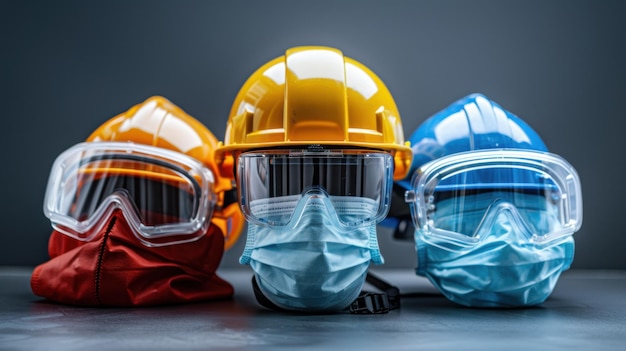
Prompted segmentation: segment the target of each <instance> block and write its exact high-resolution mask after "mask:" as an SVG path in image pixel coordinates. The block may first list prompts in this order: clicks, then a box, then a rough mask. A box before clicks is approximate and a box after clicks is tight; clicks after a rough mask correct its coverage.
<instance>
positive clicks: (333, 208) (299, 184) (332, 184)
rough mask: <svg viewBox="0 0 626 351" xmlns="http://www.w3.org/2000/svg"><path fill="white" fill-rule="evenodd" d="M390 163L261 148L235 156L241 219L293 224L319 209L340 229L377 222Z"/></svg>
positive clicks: (339, 153) (349, 154) (356, 154)
mask: <svg viewBox="0 0 626 351" xmlns="http://www.w3.org/2000/svg"><path fill="white" fill-rule="evenodd" d="M392 175H393V159H392V157H391V155H390V154H387V153H383V152H380V151H373V150H361V149H358V150H356V149H348V150H337V149H332V150H327V149H326V150H322V151H310V150H265V151H252V152H246V153H243V154H241V155H240V156H239V161H238V177H237V178H238V187H239V189H240V194H241V195H240V200H241V207H242V212H243V214H244V216H245V217H246V219H247V220H248V221H250V222H252V223H255V224H259V225H267V226H272V227H288V226H295V224H296V223H297V221H298V220H299V218H300V215H301V214H302V212H303V211H306V210H307V208H309V209H314V208H316V207H317V208H324V209H325V210H326V211H329V212H330V213H331V214H332V216H331V217H332V218H333V220H336V221H337V223H336V224H338V225H340V226H342V227H344V228H354V227H358V226H366V225H371V224H375V223H377V222H380V221H381V220H382V219H383V218H384V217H385V216H386V214H387V212H388V210H389V199H390V193H391V186H392V181H393V178H392Z"/></svg>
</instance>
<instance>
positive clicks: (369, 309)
mask: <svg viewBox="0 0 626 351" xmlns="http://www.w3.org/2000/svg"><path fill="white" fill-rule="evenodd" d="M365 281H366V282H368V283H370V284H371V285H372V286H374V287H375V288H377V289H378V290H380V291H382V292H381V293H374V292H367V291H362V292H361V294H359V297H357V298H356V300H354V302H352V304H350V307H348V308H347V311H348V312H350V313H353V314H381V313H388V312H389V311H391V310H395V309H398V308H400V290H399V289H398V288H397V287H395V286H393V285H391V284H389V283H387V282H386V281H384V280H382V279H380V278H379V277H377V276H376V275H374V274H373V273H372V272H369V271H368V272H367V277H366V278H365ZM252 290H254V296H255V297H256V300H257V302H258V303H259V304H261V306H263V307H266V308H270V309H274V310H279V311H286V310H285V309H284V308H281V307H278V306H276V304H274V303H273V302H272V301H270V300H269V299H268V298H267V297H266V296H265V295H263V293H262V292H261V289H260V288H259V285H258V284H257V282H256V278H255V277H254V276H252Z"/></svg>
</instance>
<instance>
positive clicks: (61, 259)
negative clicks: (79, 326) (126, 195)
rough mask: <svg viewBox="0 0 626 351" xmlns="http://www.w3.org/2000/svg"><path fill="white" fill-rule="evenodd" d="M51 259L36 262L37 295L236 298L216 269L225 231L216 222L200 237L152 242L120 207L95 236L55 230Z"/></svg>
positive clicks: (74, 301)
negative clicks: (84, 237)
mask: <svg viewBox="0 0 626 351" xmlns="http://www.w3.org/2000/svg"><path fill="white" fill-rule="evenodd" d="M48 253H49V255H50V260H49V261H48V262H45V263H43V264H41V265H39V266H37V267H36V268H35V270H34V271H33V274H32V276H31V288H32V290H33V293H34V294H35V295H38V296H41V297H44V298H47V299H49V300H52V301H55V302H59V303H65V304H71V305H80V306H150V305H163V304H176V303H184V302H193V301H203V300H214V299H224V298H230V297H232V295H233V287H232V286H231V285H230V284H229V283H228V282H226V281H224V280H222V279H221V278H220V277H219V276H217V274H216V273H215V271H216V269H217V267H218V266H219V263H220V261H221V259H222V255H223V253H224V236H223V235H222V233H221V232H220V230H219V229H218V227H217V226H215V225H213V224H211V225H210V227H209V229H208V231H207V233H206V235H204V236H202V237H201V238H200V239H198V240H196V241H193V242H189V243H184V244H176V245H170V246H162V247H147V246H144V245H143V244H141V242H140V241H139V240H138V239H137V238H136V237H135V235H134V234H133V232H132V231H131V229H130V227H129V226H128V224H127V223H126V221H125V219H124V216H123V215H122V214H121V211H119V210H118V211H116V212H114V214H113V215H112V216H111V219H110V220H109V222H108V223H107V224H105V225H104V226H103V228H102V232H101V233H98V234H97V235H96V236H95V237H94V239H93V240H92V241H89V242H83V241H79V240H76V239H74V238H71V237H69V236H67V235H64V234H62V233H60V232H57V231H53V232H52V235H51V236H50V241H49V243H48Z"/></svg>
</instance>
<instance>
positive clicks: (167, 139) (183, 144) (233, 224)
mask: <svg viewBox="0 0 626 351" xmlns="http://www.w3.org/2000/svg"><path fill="white" fill-rule="evenodd" d="M104 141H109V142H133V143H137V144H145V145H151V146H155V147H158V148H162V149H167V150H172V151H176V152H179V153H181V154H185V155H187V156H190V157H192V158H194V159H196V160H198V161H200V162H201V163H202V164H204V166H205V167H207V168H208V169H209V170H210V171H211V172H212V173H213V175H214V191H215V193H216V195H217V203H216V206H215V209H214V211H213V215H212V218H211V222H212V223H214V224H216V225H217V226H218V227H220V229H221V230H222V232H223V233H224V235H225V247H226V248H227V249H228V248H230V247H231V246H232V245H233V244H234V243H235V242H236V241H237V239H238V237H239V235H240V233H241V231H242V230H243V226H244V219H243V216H242V214H241V211H240V210H239V206H238V204H237V203H236V202H235V201H233V196H232V195H231V194H230V193H231V192H233V191H234V189H233V185H232V184H233V182H232V181H231V180H229V179H227V178H224V177H220V176H219V175H220V173H219V172H218V168H217V165H216V163H215V160H214V155H213V153H214V151H215V149H216V148H217V145H218V140H217V138H216V137H215V136H214V135H213V133H212V132H211V131H210V130H208V129H207V128H206V126H204V125H203V124H202V123H201V122H199V121H198V120H196V119H195V118H193V117H192V116H190V115H188V114H187V113H186V112H185V111H183V110H182V109H181V108H180V107H178V106H176V105H174V104H173V103H171V102H170V101H169V100H167V99H166V98H164V97H160V96H153V97H150V98H148V99H147V100H146V101H144V102H143V103H141V104H137V105H135V106H133V107H132V108H130V109H129V110H128V111H126V112H124V113H122V114H120V115H118V116H115V117H113V118H111V119H110V120H108V121H107V122H105V123H104V124H102V125H101V126H100V127H99V128H98V129H96V130H95V131H94V132H93V133H92V134H91V135H90V136H89V138H87V142H104Z"/></svg>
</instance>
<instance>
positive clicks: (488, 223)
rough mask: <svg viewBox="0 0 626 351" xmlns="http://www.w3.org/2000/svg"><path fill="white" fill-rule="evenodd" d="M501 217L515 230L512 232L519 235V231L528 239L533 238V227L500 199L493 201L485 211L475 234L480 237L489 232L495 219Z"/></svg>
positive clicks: (511, 206) (509, 203)
mask: <svg viewBox="0 0 626 351" xmlns="http://www.w3.org/2000/svg"><path fill="white" fill-rule="evenodd" d="M501 215H504V216H505V217H506V219H507V220H508V222H509V224H510V225H511V226H513V228H514V229H517V230H514V231H513V232H515V233H519V232H520V231H521V233H524V236H526V237H528V238H532V237H533V235H534V233H533V232H534V230H533V229H532V228H533V227H532V226H531V225H530V223H528V220H527V219H525V218H524V217H523V216H522V215H521V213H520V212H519V210H518V209H517V207H516V206H515V205H513V204H512V203H511V202H508V201H505V200H500V199H499V200H495V201H493V202H492V203H491V204H490V205H489V207H488V208H487V209H486V210H485V215H484V216H483V219H482V220H481V222H480V223H479V224H478V226H477V228H476V234H478V235H480V234H481V233H485V232H487V233H489V232H491V231H492V229H493V228H494V226H495V225H496V221H497V219H498V218H499V217H500V216H501Z"/></svg>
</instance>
